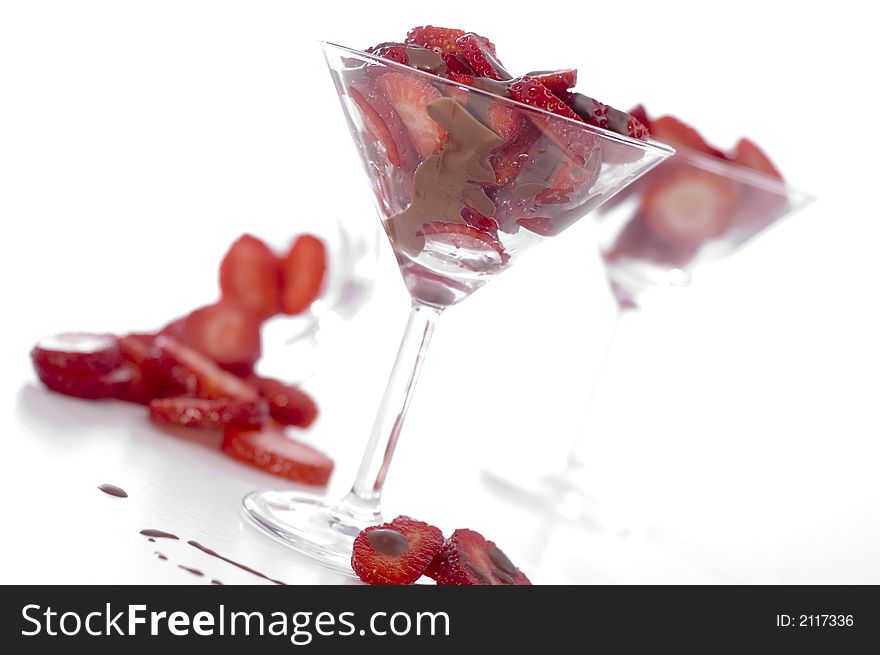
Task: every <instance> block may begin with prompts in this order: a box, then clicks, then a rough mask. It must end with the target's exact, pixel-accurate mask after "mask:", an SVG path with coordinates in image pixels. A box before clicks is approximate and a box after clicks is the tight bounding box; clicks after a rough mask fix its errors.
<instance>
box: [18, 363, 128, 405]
mask: <svg viewBox="0 0 880 655" xmlns="http://www.w3.org/2000/svg"><path fill="white" fill-rule="evenodd" d="M34 369H35V370H36V372H37V377H39V378H40V381H41V382H42V383H43V384H44V385H46V387H47V388H48V389H50V390H52V391H55V392H56V393H61V394H64V395H65V396H73V397H75V398H82V399H85V400H104V399H107V398H117V397H119V396H120V395H122V394H123V393H124V392H125V389H126V388H127V387H128V385H129V383H130V381H131V372H130V371H129V370H128V369H127V368H125V367H124V366H120V367H119V368H117V369H114V370H112V371H110V372H109V373H102V374H94V373H76V372H73V371H70V370H67V369H61V368H54V367H46V366H43V365H41V364H40V363H38V362H37V361H36V360H34Z"/></svg>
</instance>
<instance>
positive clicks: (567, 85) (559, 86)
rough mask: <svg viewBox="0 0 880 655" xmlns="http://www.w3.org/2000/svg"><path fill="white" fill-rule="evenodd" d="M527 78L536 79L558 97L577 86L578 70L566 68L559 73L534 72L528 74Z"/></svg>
mask: <svg viewBox="0 0 880 655" xmlns="http://www.w3.org/2000/svg"><path fill="white" fill-rule="evenodd" d="M526 76H527V77H533V78H535V79H536V80H537V81H538V82H540V83H541V84H543V85H544V86H546V87H547V88H548V89H550V90H551V91H552V92H553V93H555V94H556V95H560V94H562V93H565V92H566V91H568V90H569V89H571V88H574V86H575V85H576V84H577V69H576V68H565V69H563V70H558V71H533V72H531V73H526Z"/></svg>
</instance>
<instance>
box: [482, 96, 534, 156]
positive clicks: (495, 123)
mask: <svg viewBox="0 0 880 655" xmlns="http://www.w3.org/2000/svg"><path fill="white" fill-rule="evenodd" d="M487 115H488V120H489V127H490V128H491V129H492V131H493V132H495V134H497V135H498V136H500V137H501V138H502V139H504V143H503V144H502V145H501V146H499V147H498V148H496V152H497V151H499V150H502V149H503V148H504V146H506V145H507V144H508V143H510V142H511V141H513V140H514V139H515V138H516V136H517V135H518V134H519V133H520V131H521V130H522V129H523V122H524V121H525V118H524V117H523V116H522V114H520V113H519V112H518V111H516V110H515V109H513V108H512V107H508V106H507V105H503V104H501V103H500V102H493V103H492V104H490V105H489V110H488V112H487Z"/></svg>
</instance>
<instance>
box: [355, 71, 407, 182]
mask: <svg viewBox="0 0 880 655" xmlns="http://www.w3.org/2000/svg"><path fill="white" fill-rule="evenodd" d="M348 95H349V96H350V97H351V99H352V100H353V101H354V103H355V104H356V105H357V106H358V109H360V111H361V115H362V116H363V118H364V124H365V125H366V128H367V131H368V132H369V133H370V134H371V135H372V137H373V138H374V139H376V140H377V141H378V142H379V143H381V144H382V146H383V148H384V150H385V156H386V157H388V161H389V162H390V163H391V165H392V166H396V167H397V168H403V169H405V170H410V169H414V168H415V162H416V160H417V154H416V151H415V148H414V146H413V144H412V142H411V141H410V139H409V135H408V134H407V131H406V127H405V126H404V124H403V122H402V121H401V120H400V116H398V115H397V112H396V111H395V110H394V107H392V106H391V103H390V102H388V99H387V98H386V97H385V96H384V95H382V92H381V91H379V89H377V88H376V85H375V83H374V82H372V81H370V80H368V79H358V80H354V81H352V82H351V84H350V85H349V87H348Z"/></svg>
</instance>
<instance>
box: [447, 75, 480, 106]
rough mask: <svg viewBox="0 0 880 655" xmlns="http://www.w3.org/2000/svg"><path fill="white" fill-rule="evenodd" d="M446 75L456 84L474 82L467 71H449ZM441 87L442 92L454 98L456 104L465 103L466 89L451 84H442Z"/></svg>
mask: <svg viewBox="0 0 880 655" xmlns="http://www.w3.org/2000/svg"><path fill="white" fill-rule="evenodd" d="M446 76H447V77H448V78H449V80H450V81H452V82H455V83H456V84H461V85H462V86H473V84H474V76H473V75H470V74H468V73H456V72H453V71H449V73H447V75H446ZM442 88H443V93H445V94H446V95H447V96H449V97H450V98H452V99H453V100H455V101H456V102H457V103H458V104H460V105H462V106H464V105H467V103H468V92H467V91H465V90H464V89H461V88H458V87H453V86H444V87H442Z"/></svg>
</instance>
